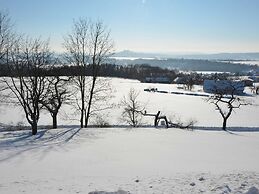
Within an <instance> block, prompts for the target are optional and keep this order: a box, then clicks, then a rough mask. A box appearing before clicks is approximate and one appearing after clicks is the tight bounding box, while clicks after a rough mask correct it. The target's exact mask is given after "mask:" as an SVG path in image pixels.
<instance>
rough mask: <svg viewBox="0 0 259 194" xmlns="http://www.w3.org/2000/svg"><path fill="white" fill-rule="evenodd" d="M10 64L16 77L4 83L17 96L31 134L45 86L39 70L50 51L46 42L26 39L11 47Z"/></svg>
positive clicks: (35, 124)
mask: <svg viewBox="0 0 259 194" xmlns="http://www.w3.org/2000/svg"><path fill="white" fill-rule="evenodd" d="M10 54H11V59H10V64H11V65H10V66H12V68H13V71H15V75H16V77H10V78H9V79H8V78H6V79H5V81H4V82H5V84H6V85H7V86H8V88H9V89H10V90H11V91H12V93H13V94H14V96H15V97H16V98H17V100H18V103H19V104H20V105H21V107H22V108H23V110H24V113H25V116H26V119H27V121H28V123H29V124H30V125H31V128H32V134H33V135H35V134H37V128H38V120H39V118H40V109H41V108H42V106H41V104H40V100H41V98H42V96H43V93H44V89H45V87H46V77H45V76H43V75H42V73H41V70H42V68H44V66H45V65H47V64H48V62H49V58H50V55H51V54H50V52H49V48H48V43H47V42H45V41H41V40H40V39H35V40H32V39H27V40H25V41H23V42H20V43H19V44H16V45H15V47H14V48H13V49H12V52H10Z"/></svg>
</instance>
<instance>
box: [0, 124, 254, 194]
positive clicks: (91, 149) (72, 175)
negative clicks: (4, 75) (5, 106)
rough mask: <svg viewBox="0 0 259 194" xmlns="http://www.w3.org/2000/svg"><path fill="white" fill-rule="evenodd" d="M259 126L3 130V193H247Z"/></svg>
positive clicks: (0, 167) (0, 178) (0, 148)
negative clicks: (230, 130) (255, 129)
mask: <svg viewBox="0 0 259 194" xmlns="http://www.w3.org/2000/svg"><path fill="white" fill-rule="evenodd" d="M258 164H259V132H234V133H227V132H222V131H204V130H202V131H200V130H195V131H184V130H180V129H154V128H138V129H125V128H117V129H114V128H108V129H105V128H103V129H95V128H91V129H81V130H79V129H77V128H64V129H57V130H41V131H40V132H39V133H38V135H36V136H34V137H32V136H30V132H29V131H20V132H1V133H0V172H1V176H0V193H7V194H9V193H10V194H14V193H88V192H91V191H97V190H98V191H100V190H101V191H103V190H104V191H117V190H119V189H121V190H124V191H129V192H130V193H134V194H135V193H137V194H138V193H139V194H142V193H155V194H156V193H245V192H246V191H248V190H249V188H251V187H253V186H254V187H257V188H259V165H258Z"/></svg>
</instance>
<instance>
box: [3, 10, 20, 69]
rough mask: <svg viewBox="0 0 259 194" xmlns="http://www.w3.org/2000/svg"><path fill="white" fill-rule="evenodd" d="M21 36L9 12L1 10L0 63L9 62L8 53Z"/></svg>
mask: <svg viewBox="0 0 259 194" xmlns="http://www.w3.org/2000/svg"><path fill="white" fill-rule="evenodd" d="M19 38H20V37H19V36H18V35H17V34H16V33H15V32H14V26H13V24H12V22H11V18H10V16H9V14H8V12H4V11H0V64H1V63H5V64H7V63H8V59H9V57H8V53H9V52H10V50H11V48H12V47H13V45H14V44H15V43H16V42H17V41H18V40H19Z"/></svg>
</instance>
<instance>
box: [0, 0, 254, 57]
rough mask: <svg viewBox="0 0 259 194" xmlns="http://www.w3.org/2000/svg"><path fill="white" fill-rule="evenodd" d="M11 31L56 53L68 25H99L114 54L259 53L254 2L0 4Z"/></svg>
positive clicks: (35, 0) (33, 0)
mask: <svg viewBox="0 0 259 194" xmlns="http://www.w3.org/2000/svg"><path fill="white" fill-rule="evenodd" d="M0 6H1V7H0V10H7V11H8V12H9V14H10V16H11V17H12V19H13V21H14V23H15V25H16V29H17V31H19V32H22V33H25V34H29V35H30V36H34V37H38V36H41V37H42V38H48V37H49V38H50V43H51V44H50V45H51V47H52V48H53V49H55V50H56V51H62V42H63V37H64V36H65V35H66V34H67V33H68V32H69V31H70V29H71V26H72V22H73V19H78V18H79V17H89V18H91V19H93V20H97V19H101V20H103V21H104V23H105V24H106V25H107V26H108V27H109V29H110V30H111V35H112V38H113V39H114V41H115V46H116V50H124V49H128V50H134V51H142V52H164V53H170V52H180V53H182V52H201V53H214V52H259V0H0Z"/></svg>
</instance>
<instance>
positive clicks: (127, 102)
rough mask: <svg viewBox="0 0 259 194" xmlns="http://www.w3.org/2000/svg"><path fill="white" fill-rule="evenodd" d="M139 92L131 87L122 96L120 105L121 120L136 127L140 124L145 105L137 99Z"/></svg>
mask: <svg viewBox="0 0 259 194" xmlns="http://www.w3.org/2000/svg"><path fill="white" fill-rule="evenodd" d="M138 97H139V92H137V91H136V90H135V89H133V88H131V89H130V91H129V93H128V95H127V96H124V97H123V99H122V100H121V103H120V105H121V106H122V107H123V112H122V118H121V119H122V120H123V121H124V122H126V123H127V124H129V125H131V126H133V127H137V126H138V125H139V124H141V120H142V117H143V115H144V110H145V106H144V104H142V103H141V102H140V101H139V99H138Z"/></svg>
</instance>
